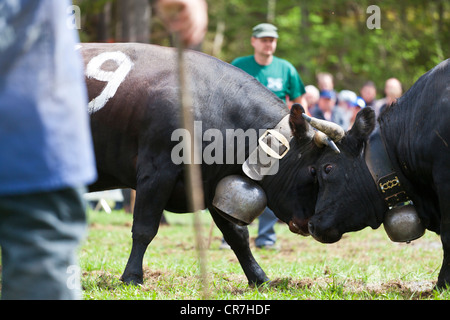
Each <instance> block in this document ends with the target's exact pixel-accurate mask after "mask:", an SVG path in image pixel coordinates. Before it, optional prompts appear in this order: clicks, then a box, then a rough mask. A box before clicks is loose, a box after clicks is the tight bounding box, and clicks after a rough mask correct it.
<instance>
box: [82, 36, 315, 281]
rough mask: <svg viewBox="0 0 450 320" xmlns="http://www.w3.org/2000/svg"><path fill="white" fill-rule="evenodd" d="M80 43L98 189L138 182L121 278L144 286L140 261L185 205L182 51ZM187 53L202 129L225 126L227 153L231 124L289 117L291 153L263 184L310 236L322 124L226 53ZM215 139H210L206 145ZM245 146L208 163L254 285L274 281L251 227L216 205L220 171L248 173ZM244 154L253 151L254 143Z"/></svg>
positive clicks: (229, 237) (228, 235)
mask: <svg viewBox="0 0 450 320" xmlns="http://www.w3.org/2000/svg"><path fill="white" fill-rule="evenodd" d="M80 50H81V52H82V55H83V57H84V60H85V65H86V82H87V86H88V92H89V98H90V101H91V102H90V103H89V110H90V113H91V128H92V135H93V140H94V147H95V154H96V160H97V167H98V172H99V179H98V181H97V182H96V183H95V184H94V185H93V186H91V187H90V191H96V190H104V189H111V188H125V187H129V188H133V189H136V202H135V207H134V217H133V227H132V233H133V246H132V250H131V254H130V258H129V260H128V263H127V266H126V268H125V271H124V273H123V275H122V280H123V281H125V282H127V283H142V281H143V272H142V259H143V256H144V253H145V250H146V248H147V246H148V244H149V243H150V242H151V241H152V239H153V238H154V237H155V235H156V233H157V230H158V226H159V221H160V218H161V215H162V212H163V209H166V210H169V211H171V212H178V213H182V212H186V211H187V207H186V199H185V190H184V166H183V164H179V163H178V164H177V163H174V161H173V159H172V157H171V153H172V150H174V148H175V147H176V146H177V145H179V143H180V140H177V139H176V141H172V140H173V139H171V137H172V134H173V133H174V131H175V130H177V129H179V128H180V110H179V109H180V107H179V92H178V91H179V90H178V86H177V83H178V82H177V74H178V72H177V66H176V51H175V50H173V49H171V48H164V47H159V46H153V45H144V44H83V45H81V46H80ZM185 59H186V60H185V61H186V62H185V64H186V67H187V70H188V74H189V76H190V79H191V81H190V83H189V86H190V88H191V95H192V98H193V110H194V117H195V120H196V121H201V123H200V124H201V130H202V134H204V133H205V131H207V130H208V129H217V130H219V132H220V133H221V134H222V135H223V137H224V138H223V139H224V141H223V151H224V153H226V150H225V149H226V147H228V146H226V141H225V137H226V136H227V130H237V129H242V130H243V131H244V132H247V130H251V129H255V130H259V129H262V131H264V130H266V129H271V128H274V127H275V126H276V125H277V124H278V123H279V122H280V120H281V119H283V118H284V117H285V116H287V115H289V114H290V116H289V125H288V127H290V128H291V129H292V135H293V138H292V140H291V141H290V151H289V152H288V153H287V154H286V156H285V157H284V158H283V159H282V160H280V162H279V170H278V173H277V174H275V175H267V176H266V177H265V178H264V179H263V180H262V181H261V182H260V184H261V186H262V187H263V189H264V190H265V192H266V194H267V198H268V206H269V207H270V208H271V209H272V210H273V211H274V212H275V214H276V215H277V216H278V217H279V218H280V219H281V220H283V221H284V222H286V223H288V224H290V229H291V231H293V232H297V233H299V234H303V235H307V234H308V230H307V218H308V217H310V216H311V215H312V214H313V212H314V205H315V197H316V194H317V189H316V185H315V178H314V177H313V176H312V175H311V174H310V168H309V167H308V164H310V163H313V162H314V161H315V160H317V157H318V155H319V154H320V152H321V150H320V149H319V147H318V146H317V145H316V143H315V142H313V140H312V136H313V132H314V131H313V130H312V128H311V127H310V126H309V124H308V123H306V122H305V121H304V120H303V118H302V113H303V112H304V110H303V108H302V107H301V106H300V105H296V106H294V107H293V108H292V110H291V111H289V110H288V108H287V107H286V106H285V104H284V103H283V102H282V101H281V100H279V99H278V98H276V97H275V95H273V94H272V93H271V92H270V91H269V90H267V89H266V88H265V87H264V86H263V85H261V84H260V83H259V82H258V81H256V80H255V79H254V78H253V77H251V76H249V75H248V74H246V73H244V72H243V71H241V70H239V69H237V68H235V67H233V66H231V65H229V64H227V63H224V62H222V61H220V60H218V59H215V58H213V57H210V56H208V55H205V54H202V53H198V52H193V51H192V52H191V51H188V52H186V55H185ZM216 132H217V131H216ZM288 132H290V129H289V130H288ZM209 144H210V142H208V141H203V143H202V150H204V149H205V147H206V146H208V145H209ZM248 144H249V143H248ZM238 148H239V149H240V150H235V152H236V154H234V155H233V156H232V157H231V158H232V159H234V160H235V163H231V164H229V163H226V161H225V157H226V156H227V155H225V154H224V155H223V159H222V160H223V164H221V163H219V162H220V161H216V162H215V163H209V164H206V163H205V162H203V163H202V174H203V185H204V192H205V207H206V208H208V209H209V211H210V213H211V215H212V217H213V219H214V221H215V223H216V224H217V226H218V227H219V229H220V230H221V231H222V233H223V234H224V237H225V240H226V241H227V242H228V243H229V245H230V246H231V248H232V249H233V251H234V252H235V254H236V256H237V258H238V260H239V262H240V264H241V266H242V268H243V270H244V272H245V274H246V276H247V278H248V280H249V283H255V284H260V283H263V282H266V281H267V280H268V278H267V276H266V275H265V273H264V271H263V270H262V269H261V268H260V266H259V265H258V264H257V262H256V261H255V259H254V258H253V256H252V253H251V252H250V248H249V240H248V231H247V228H246V227H240V226H238V225H235V224H233V223H231V222H229V221H228V220H227V219H224V218H223V217H222V216H221V215H220V214H218V213H217V211H216V210H215V208H214V207H213V206H212V205H211V203H212V200H213V197H214V191H215V187H216V185H217V184H218V182H219V181H220V180H221V179H222V178H224V177H226V176H229V175H232V174H238V175H243V171H242V161H241V163H239V162H238V161H237V153H239V152H241V151H242V148H243V146H238V147H236V149H238ZM220 151H222V150H220ZM238 151H239V152H238ZM244 151H245V158H246V157H247V156H248V155H249V152H251V151H252V150H247V149H246V148H244ZM228 156H229V155H228ZM228 160H229V158H228Z"/></svg>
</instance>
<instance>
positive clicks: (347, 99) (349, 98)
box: [336, 90, 357, 130]
mask: <svg viewBox="0 0 450 320" xmlns="http://www.w3.org/2000/svg"><path fill="white" fill-rule="evenodd" d="M356 98H357V96H356V93H355V92H353V91H351V90H342V91H341V92H339V95H338V103H337V106H336V108H338V109H340V111H341V112H342V114H343V121H342V123H341V124H340V125H341V126H342V128H344V129H345V130H347V129H348V128H349V126H350V120H351V118H352V116H353V105H354V104H355V103H356Z"/></svg>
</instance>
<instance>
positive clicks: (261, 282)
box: [248, 278, 270, 288]
mask: <svg viewBox="0 0 450 320" xmlns="http://www.w3.org/2000/svg"><path fill="white" fill-rule="evenodd" d="M265 284H267V285H270V279H269V278H266V279H263V280H257V281H249V282H248V285H249V287H251V288H258V287H261V286H263V285H265Z"/></svg>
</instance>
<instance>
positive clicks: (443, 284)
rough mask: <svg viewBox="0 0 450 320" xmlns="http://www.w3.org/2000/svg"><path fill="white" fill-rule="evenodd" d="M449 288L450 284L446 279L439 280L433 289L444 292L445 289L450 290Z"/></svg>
mask: <svg viewBox="0 0 450 320" xmlns="http://www.w3.org/2000/svg"><path fill="white" fill-rule="evenodd" d="M449 289H450V284H449V283H448V282H446V281H438V282H437V283H436V285H435V286H434V288H433V290H436V291H439V292H442V291H444V290H449Z"/></svg>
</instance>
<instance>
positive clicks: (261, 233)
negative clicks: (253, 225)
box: [255, 207, 278, 247]
mask: <svg viewBox="0 0 450 320" xmlns="http://www.w3.org/2000/svg"><path fill="white" fill-rule="evenodd" d="M277 221H278V218H277V217H276V216H275V214H274V213H273V211H272V210H270V209H269V208H268V207H266V209H264V211H263V213H262V214H261V215H260V216H259V226H258V236H257V237H256V239H255V245H256V246H257V247H263V246H270V245H274V244H275V242H276V241H277V235H276V234H275V229H274V226H275V223H277Z"/></svg>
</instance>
